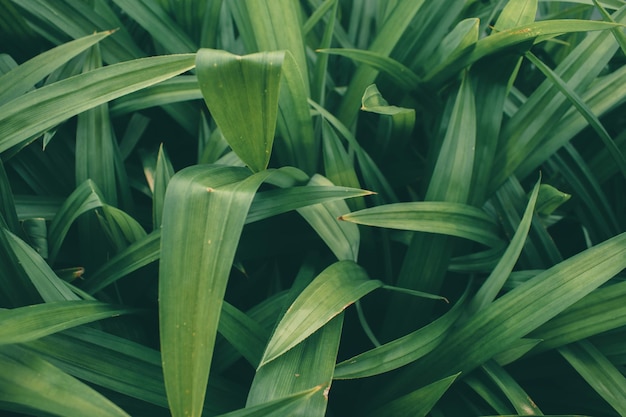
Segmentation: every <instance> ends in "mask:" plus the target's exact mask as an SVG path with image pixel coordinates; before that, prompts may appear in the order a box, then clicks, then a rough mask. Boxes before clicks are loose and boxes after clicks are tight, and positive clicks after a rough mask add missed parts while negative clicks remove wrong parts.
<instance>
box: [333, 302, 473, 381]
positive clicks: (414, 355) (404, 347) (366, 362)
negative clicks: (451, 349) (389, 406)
mask: <svg viewBox="0 0 626 417" xmlns="http://www.w3.org/2000/svg"><path fill="white" fill-rule="evenodd" d="M462 306H463V299H461V300H460V301H458V302H457V304H456V305H455V306H454V307H453V308H452V309H451V310H450V311H449V312H447V313H446V314H444V315H443V316H441V317H440V318H439V319H437V320H435V321H433V322H432V323H430V324H428V325H426V326H424V327H423V328H421V329H419V330H416V331H414V332H411V333H409V334H407V335H405V336H402V337H400V338H398V339H394V340H392V341H391V342H388V343H385V344H384V345H381V346H378V347H376V348H374V349H372V350H369V351H367V352H364V353H361V354H359V355H357V356H354V357H352V358H350V359H346V360H345V361H343V362H341V363H338V364H337V366H336V367H335V373H334V375H333V378H334V379H352V378H364V377H368V376H373V375H378V374H381V373H383V372H388V371H391V370H393V369H397V368H399V367H401V366H404V365H406V364H408V363H411V362H413V361H415V360H417V359H419V358H421V357H422V356H424V355H426V354H427V353H429V352H430V351H432V350H433V349H436V348H437V346H438V345H439V344H440V343H441V342H442V341H443V339H444V338H445V336H446V335H447V333H448V331H449V329H450V327H451V326H452V325H453V324H454V323H455V322H456V320H457V319H458V318H459V316H460V315H461V313H462V312H463V308H462Z"/></svg>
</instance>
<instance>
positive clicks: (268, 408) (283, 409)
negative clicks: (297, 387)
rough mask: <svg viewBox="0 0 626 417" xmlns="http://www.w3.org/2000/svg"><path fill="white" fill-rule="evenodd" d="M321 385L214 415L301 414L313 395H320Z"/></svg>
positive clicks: (271, 416)
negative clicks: (252, 405)
mask: <svg viewBox="0 0 626 417" xmlns="http://www.w3.org/2000/svg"><path fill="white" fill-rule="evenodd" d="M322 388H324V387H322V386H319V387H314V388H311V389H309V390H307V391H303V392H299V393H297V394H293V395H290V396H288V397H284V398H279V399H277V400H273V401H269V402H267V403H264V404H259V405H256V406H254V407H250V408H242V409H241V410H236V411H231V412H230V413H226V414H220V415H219V416H216V417H283V416H297V415H303V414H302V411H303V410H304V408H305V406H306V404H307V403H308V402H309V401H311V399H312V397H313V396H315V395H322V393H321V392H320V391H321V390H322Z"/></svg>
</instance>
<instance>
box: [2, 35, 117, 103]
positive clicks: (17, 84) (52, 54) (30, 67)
mask: <svg viewBox="0 0 626 417" xmlns="http://www.w3.org/2000/svg"><path fill="white" fill-rule="evenodd" d="M111 33H113V32H112V31H108V32H100V33H95V34H93V35H90V36H85V37H84V38H80V39H77V40H74V41H71V42H67V43H64V44H62V45H59V46H57V47H56V48H53V49H50V50H49V51H46V52H43V53H41V54H39V55H37V56H36V57H34V58H32V59H30V60H28V61H26V62H24V63H23V64H21V65H19V66H17V67H15V68H13V69H12V70H11V71H9V72H8V73H6V74H4V75H2V76H1V77H0V85H1V86H3V88H2V91H1V92H0V104H4V103H6V102H8V101H9V100H13V99H15V98H17V97H19V96H20V95H21V94H23V93H25V92H27V91H28V90H30V89H31V88H33V86H34V85H35V84H36V83H37V82H39V81H40V80H41V79H43V78H44V77H45V76H46V75H48V74H50V73H51V72H52V71H54V70H55V69H56V68H58V67H60V66H61V65H63V64H64V63H65V62H67V61H69V60H70V59H72V58H73V57H75V56H76V55H78V54H79V53H81V52H83V51H84V50H86V49H87V48H89V47H90V46H92V45H94V44H95V43H97V42H99V41H100V40H101V39H104V38H105V37H107V36H109V35H110V34H111Z"/></svg>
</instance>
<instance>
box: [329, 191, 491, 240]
mask: <svg viewBox="0 0 626 417" xmlns="http://www.w3.org/2000/svg"><path fill="white" fill-rule="evenodd" d="M339 219H340V220H346V221H349V222H353V223H358V224H364V225H368V226H377V227H386V228H390V229H400V230H412V231H420V232H429V233H440V234H447V235H451V236H458V237H463V238H466V239H470V240H473V241H476V242H478V243H482V244H485V245H487V246H491V247H499V246H502V243H503V242H502V239H501V238H500V237H499V236H498V229H497V225H496V224H495V223H494V221H493V219H492V218H491V217H489V216H488V215H487V214H486V213H485V212H484V211H482V210H480V209H477V208H475V207H472V206H469V205H466V204H460V203H451V202H442V201H421V202H414V203H395V204H386V205H382V206H377V207H372V208H368V209H364V210H359V211H355V212H353V213H348V214H344V215H343V216H341V217H340V218H339Z"/></svg>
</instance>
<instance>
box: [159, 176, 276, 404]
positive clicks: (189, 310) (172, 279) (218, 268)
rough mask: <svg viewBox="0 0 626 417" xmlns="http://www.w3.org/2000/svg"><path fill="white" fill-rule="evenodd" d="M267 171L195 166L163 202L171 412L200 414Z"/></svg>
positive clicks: (162, 274) (164, 330)
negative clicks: (247, 226)
mask: <svg viewBox="0 0 626 417" xmlns="http://www.w3.org/2000/svg"><path fill="white" fill-rule="evenodd" d="M270 174H271V171H262V172H260V173H258V174H255V175H252V176H250V175H249V170H247V169H245V168H237V167H228V166H214V165H209V166H194V167H189V168H186V169H184V170H182V171H180V172H178V173H177V174H176V175H174V177H172V179H171V181H170V183H169V186H168V189H167V193H166V195H165V203H164V206H163V223H162V238H161V262H160V270H159V318H160V330H161V333H160V336H161V349H162V350H161V351H162V355H163V372H164V375H165V386H166V390H167V395H168V400H169V403H170V408H171V410H172V414H173V415H174V416H184V415H200V413H201V410H202V404H203V402H204V395H205V390H206V385H207V380H208V376H209V368H210V364H211V358H212V355H213V347H214V343H215V337H216V334H217V327H218V323H219V316H220V311H221V309H222V302H223V297H224V292H225V291H226V284H227V281H228V276H229V274H230V269H231V266H232V262H233V258H234V256H235V251H236V249H237V244H238V243H239V237H240V234H241V231H242V229H243V225H244V223H245V219H246V216H247V213H248V209H249V207H250V204H251V203H252V199H253V198H254V195H255V193H256V190H257V188H258V187H259V186H260V184H261V183H262V182H263V180H265V179H266V178H267V177H268V176H269V175H270Z"/></svg>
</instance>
